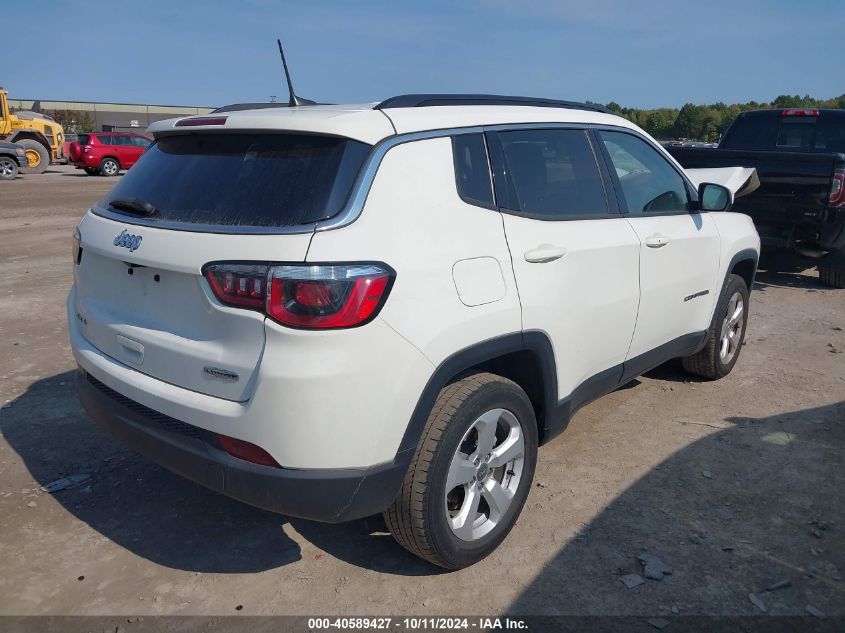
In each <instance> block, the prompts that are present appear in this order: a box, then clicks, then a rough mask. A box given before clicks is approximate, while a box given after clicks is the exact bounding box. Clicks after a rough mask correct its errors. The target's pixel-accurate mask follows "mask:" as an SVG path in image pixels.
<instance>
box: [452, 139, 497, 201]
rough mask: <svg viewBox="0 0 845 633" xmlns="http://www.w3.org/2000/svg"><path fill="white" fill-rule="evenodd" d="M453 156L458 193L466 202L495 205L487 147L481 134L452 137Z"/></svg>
mask: <svg viewBox="0 0 845 633" xmlns="http://www.w3.org/2000/svg"><path fill="white" fill-rule="evenodd" d="M452 156H453V157H454V160H455V181H456V182H457V186H458V193H459V194H460V196H461V198H463V199H464V200H465V201H466V202H469V203H476V204H482V205H492V204H493V186H492V184H491V182H490V165H489V163H488V161H487V147H486V146H485V144H484V136H483V135H481V134H462V135H460V136H453V137H452Z"/></svg>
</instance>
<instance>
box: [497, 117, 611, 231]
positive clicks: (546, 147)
mask: <svg viewBox="0 0 845 633" xmlns="http://www.w3.org/2000/svg"><path fill="white" fill-rule="evenodd" d="M496 137H497V138H498V141H499V143H500V146H501V152H500V154H501V158H500V161H501V163H502V165H501V166H500V167H499V169H497V172H496V173H497V176H498V177H497V180H496V197H497V200H499V205H500V206H503V207H506V208H508V209H511V210H513V211H518V212H520V213H522V214H525V215H527V216H530V217H535V218H538V219H569V218H578V217H590V216H596V215H604V214H606V213H608V208H607V200H606V198H605V193H604V187H603V185H602V180H601V176H600V175H599V169H598V164H597V163H596V158H595V155H594V154H593V150H592V147H591V146H590V142H589V140H588V139H587V134H586V132H585V131H584V130H513V131H508V132H499V133H498V134H497V135H496Z"/></svg>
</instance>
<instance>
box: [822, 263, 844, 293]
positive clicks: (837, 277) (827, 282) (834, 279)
mask: <svg viewBox="0 0 845 633" xmlns="http://www.w3.org/2000/svg"><path fill="white" fill-rule="evenodd" d="M819 282H820V283H821V284H822V285H823V286H827V287H828V288H845V269H842V268H831V267H830V266H825V265H824V264H823V263H820V264H819Z"/></svg>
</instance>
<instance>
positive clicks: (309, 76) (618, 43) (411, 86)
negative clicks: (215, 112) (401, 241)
mask: <svg viewBox="0 0 845 633" xmlns="http://www.w3.org/2000/svg"><path fill="white" fill-rule="evenodd" d="M29 5H30V3H28V2H23V3H20V7H21V11H23V13H22V15H25V16H26V17H27V20H28V21H29V20H34V24H36V25H37V26H38V28H37V29H36V30H35V31H33V30H32V29H27V28H6V29H4V33H3V39H4V40H5V42H4V44H5V45H4V50H5V51H6V54H5V59H6V64H4V65H3V66H2V67H0V84H2V85H5V86H6V87H7V88H8V89H9V91H10V94H11V96H12V97H18V98H41V99H69V100H87V101H117V102H133V103H161V104H180V105H212V106H216V105H222V104H224V103H231V102H237V101H266V100H268V98H269V95H277V96H278V97H279V100H286V98H287V91H286V89H285V88H284V85H283V79H282V75H281V72H280V66H279V60H278V55H277V52H276V50H275V38H276V37H277V36H280V37H282V40H283V42H284V43H285V48H286V52H287V55H288V62H289V64H290V65H291V69H292V72H293V75H294V82H295V85H296V88H297V92H298V93H299V94H300V95H303V96H306V97H308V98H311V99H316V100H318V101H324V102H359V101H374V100H379V99H382V98H385V97H388V96H392V95H395V94H401V93H405V92H492V93H500V94H522V95H530V96H545V97H555V98H563V99H573V100H586V99H590V100H593V101H598V102H602V103H606V102H608V101H617V102H619V103H621V104H622V105H627V106H635V107H655V106H680V105H681V104H683V103H685V102H688V101H691V102H695V103H703V102H714V101H725V102H734V101H747V100H751V99H754V100H757V101H768V100H770V99H772V98H774V97H775V96H777V95H779V94H802V95H803V94H807V93H808V94H811V95H813V96H816V97H831V96H835V95H839V94H842V93H843V92H845V64H843V57H842V42H843V34H845V0H788V1H782V0H748V1H746V0H665V1H662V2H648V1H647V0H639V1H637V0H579V1H577V2H568V1H558V2H555V1H553V0H544V1H538V2H527V1H526V2H507V1H505V0H465V1H461V0H454V1H452V2H446V1H440V0H434V1H428V2H420V1H416V2H402V1H400V0H396V1H393V2H390V1H375V0H349V1H340V2H318V1H316V0H314V1H311V2H307V1H302V2H284V1H281V0H205V1H202V0H144V1H143V2H137V1H132V2H128V1H122V0H110V1H108V2H99V1H97V0H92V1H85V2H81V1H79V0H39V1H38V2H35V3H33V4H32V6H31V7H30V6H29ZM26 7H29V9H33V10H25V8H26ZM54 34H55V40H54V44H53V45H50V44H48V40H47V39H45V40H43V41H42V40H39V39H38V36H41V35H43V36H49V37H50V38H52V37H53V35H54ZM12 60H14V62H12Z"/></svg>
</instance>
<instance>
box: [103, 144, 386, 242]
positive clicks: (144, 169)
mask: <svg viewBox="0 0 845 633" xmlns="http://www.w3.org/2000/svg"><path fill="white" fill-rule="evenodd" d="M369 150H370V146H369V145H366V144H364V143H359V142H358V141H353V140H350V139H345V138H337V137H327V136H315V135H305V134H190V135H182V136H169V137H164V138H162V139H160V140H159V141H158V142H157V143H155V144H153V145H152V146H151V147H150V149H148V150H147V152H146V153H145V154H144V155H143V157H142V158H141V159H140V160H139V161H138V162H137V163H136V164H135V166H134V167H133V168H132V169H130V170H129V171H128V172H126V175H125V176H124V177H123V179H122V180H121V181H120V183H119V184H118V185H117V186H116V187H115V188H114V189H113V190H112V191H111V193H110V194H109V195H108V197H107V198H106V201H107V203H108V202H111V201H112V200H117V199H137V200H143V201H144V202H147V203H149V204H151V205H153V206H154V207H156V209H157V210H158V212H157V213H156V214H155V215H153V216H152V217H151V218H150V219H151V220H153V221H155V220H166V221H175V222H183V223H192V224H209V225H232V226H261V227H277V226H294V225H297V224H306V223H309V222H316V221H319V220H324V219H326V218H330V217H332V216H333V215H335V214H336V213H338V212H339V211H340V210H341V209H342V208H343V206H344V204H345V202H346V199H347V198H348V197H349V192H350V191H351V189H352V185H353V183H354V182H355V177H356V176H357V175H358V171H359V170H360V168H361V164H362V163H363V161H364V159H365V158H366V156H367V154H368V153H369ZM118 212H120V211H118Z"/></svg>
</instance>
